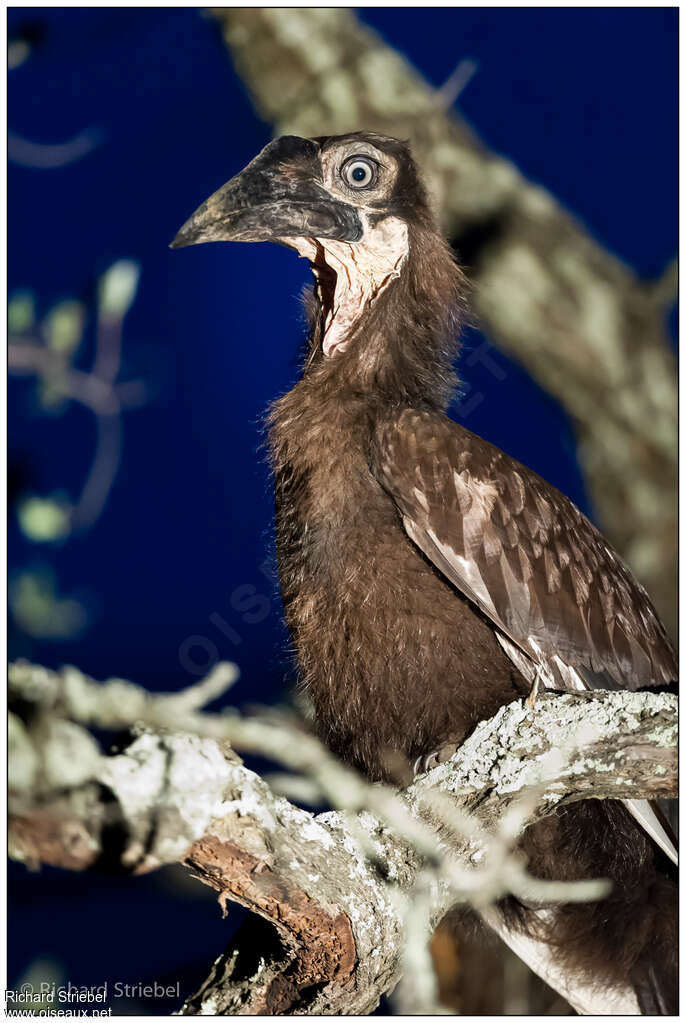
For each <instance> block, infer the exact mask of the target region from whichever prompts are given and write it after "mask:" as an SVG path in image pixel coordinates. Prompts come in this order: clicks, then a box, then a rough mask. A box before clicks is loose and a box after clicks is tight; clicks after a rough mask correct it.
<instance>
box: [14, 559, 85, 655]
mask: <svg viewBox="0 0 686 1023" xmlns="http://www.w3.org/2000/svg"><path fill="white" fill-rule="evenodd" d="M9 605H10V608H11V610H12V615H13V617H14V620H15V622H16V624H17V625H18V626H19V628H20V629H23V631H24V632H26V633H27V634H28V635H29V636H33V637H34V638H35V639H73V638H74V637H75V636H78V635H79V633H81V632H83V630H84V629H85V627H86V625H87V624H88V612H87V610H86V608H85V607H84V606H83V604H82V603H81V602H80V601H78V600H75V599H73V598H71V597H59V596H58V594H57V592H56V584H55V577H54V574H53V573H52V571H51V570H49V569H48V570H43V571H30V572H22V573H21V574H20V575H18V576H17V577H16V578H15V579H14V580H13V581H12V583H11V585H10V587H9Z"/></svg>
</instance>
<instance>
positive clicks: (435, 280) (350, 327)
mask: <svg viewBox="0 0 686 1023" xmlns="http://www.w3.org/2000/svg"><path fill="white" fill-rule="evenodd" d="M389 230H390V231H391V232H392V231H393V230H394V229H393V228H392V227H391V228H390V229H388V228H387V231H386V237H385V238H383V239H381V240H382V242H384V243H387V241H388V237H387V236H388V234H389ZM406 230H407V229H406ZM394 237H396V238H397V231H396V232H395V235H394ZM405 238H406V241H405V247H404V251H403V253H402V258H399V253H398V251H397V250H395V251H394V250H393V247H392V246H388V245H387V244H383V245H380V246H379V247H378V248H377V251H374V250H373V249H371V248H370V250H369V251H364V252H362V251H360V250H358V252H357V253H356V254H355V255H354V257H353V261H352V263H351V261H350V259H349V258H347V257H346V254H345V253H343V252H341V251H338V250H333V252H332V250H331V249H329V248H328V247H327V251H325V250H323V249H321V250H320V251H318V253H317V255H316V258H315V259H311V262H312V266H313V271H314V273H315V277H316V284H315V287H314V289H313V292H312V293H311V295H310V297H309V301H308V306H309V308H308V312H309V317H310V328H311V330H310V339H309V354H308V357H307V361H306V365H305V370H304V378H305V379H307V381H308V383H310V384H313V385H315V386H316V387H321V388H322V389H323V390H324V391H326V392H328V391H329V390H330V388H331V387H333V388H334V389H335V390H337V391H338V392H340V394H341V398H342V399H344V398H345V395H346V394H349V393H350V392H354V393H355V394H357V395H360V396H361V395H363V394H367V395H368V396H369V397H373V398H374V399H376V401H375V404H376V402H378V401H381V402H382V403H384V404H385V403H389V404H391V405H394V406H397V405H406V404H410V405H421V406H428V407H431V408H438V409H445V408H446V407H447V406H448V404H449V402H450V399H451V397H452V394H453V391H454V389H455V385H456V383H457V379H456V376H455V373H454V369H453V364H454V361H455V359H456V357H457V352H458V346H459V345H458V334H459V330H460V326H461V322H462V319H463V314H464V309H465V295H466V282H465V278H464V275H463V274H462V272H461V271H460V269H459V268H458V267H457V265H456V263H455V260H454V258H453V255H452V252H451V250H450V248H449V247H448V245H447V244H446V243H445V242H444V241H443V239H442V238H441V237H440V236H439V235H438V233H437V232H436V231H435V230H432V229H429V228H426V227H418V226H413V227H411V228H410V229H409V232H408V233H407V234H406V235H405ZM335 244H340V243H335ZM350 248H352V247H350ZM360 249H362V247H360ZM389 252H390V255H388V254H386V255H384V253H389ZM339 317H340V319H339Z"/></svg>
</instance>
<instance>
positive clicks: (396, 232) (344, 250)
mask: <svg viewBox="0 0 686 1023" xmlns="http://www.w3.org/2000/svg"><path fill="white" fill-rule="evenodd" d="M284 242H286V243H287V244H288V245H291V246H292V247H293V248H295V249H296V250H297V251H298V253H299V254H300V255H301V256H304V257H305V258H306V259H309V261H310V265H311V267H312V272H313V273H314V275H315V278H316V282H317V283H316V287H317V289H318V291H319V297H320V299H321V301H322V306H323V308H324V309H325V321H324V337H323V341H322V346H323V351H324V355H325V356H326V357H327V358H331V357H332V356H333V355H336V354H337V353H339V352H343V351H345V349H346V347H347V340H348V339H349V338H350V337H351V336H352V328H353V327H354V325H355V323H356V322H357V320H358V319H359V317H360V316H361V315H362V313H363V312H364V311H365V310H366V309H367V308H368V307H369V306H370V305H371V303H372V302H373V301H374V300H375V299H376V297H377V296H378V295H380V294H381V292H382V291H383V290H384V289H385V288H386V287H387V286H388V285H389V284H390V282H391V281H392V280H393V279H394V278H396V277H399V276H400V271H401V268H402V265H403V263H404V261H405V259H406V257H407V252H408V237H407V225H406V224H405V223H404V222H403V221H402V220H400V219H398V218H397V217H386V218H385V219H384V220H381V221H379V223H377V224H376V225H375V226H374V227H370V226H369V224H368V222H367V224H366V225H365V232H364V236H363V238H362V240H361V241H359V242H339V241H332V240H322V241H316V240H315V239H313V238H288V239H284Z"/></svg>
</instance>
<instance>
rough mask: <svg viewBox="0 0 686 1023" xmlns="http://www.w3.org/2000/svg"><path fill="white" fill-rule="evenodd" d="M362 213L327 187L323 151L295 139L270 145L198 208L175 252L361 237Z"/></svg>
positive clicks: (180, 234)
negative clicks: (205, 245)
mask: <svg viewBox="0 0 686 1023" xmlns="http://www.w3.org/2000/svg"><path fill="white" fill-rule="evenodd" d="M362 231H363V228H362V223H361V221H360V218H359V215H358V213H357V210H356V209H355V207H354V206H351V205H350V204H349V203H346V202H342V201H341V200H338V199H336V198H334V196H332V195H331V194H330V192H327V190H326V189H325V188H324V186H323V184H322V179H321V168H320V164H319V146H318V144H317V143H316V142H312V141H311V140H310V139H301V138H298V137H297V136H294V135H287V136H284V137H283V138H280V139H276V140H275V141H274V142H270V143H269V145H268V146H265V148H264V149H263V150H262V152H261V153H260V154H259V155H258V156H256V157H255V159H254V160H253V161H252V162H251V163H249V164H248V166H247V167H246V168H245V170H243V171H241V173H240V174H237V175H236V177H235V178H231V180H230V181H228V182H227V183H226V184H225V185H223V186H222V187H221V188H220V189H218V191H216V192H215V193H214V195H211V196H210V197H209V199H206V200H205V202H204V203H203V204H202V206H199V207H198V209H197V210H196V211H195V213H194V214H193V215H192V217H190V218H189V219H188V220H187V221H186V223H185V224H184V225H183V227H182V228H181V230H180V231H179V232H178V234H177V235H176V237H175V238H174V240H173V242H172V243H171V248H173V249H178V248H182V247H183V246H185V245H197V244H199V243H201V242H221V241H233V242H262V241H278V240H280V239H282V238H303V237H305V238H335V239H337V240H339V241H349V242H356V241H359V240H360V238H361V237H362Z"/></svg>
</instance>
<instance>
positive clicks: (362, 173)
mask: <svg viewBox="0 0 686 1023" xmlns="http://www.w3.org/2000/svg"><path fill="white" fill-rule="evenodd" d="M366 177H367V168H366V167H353V179H354V180H355V181H364V179H365V178H366Z"/></svg>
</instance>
